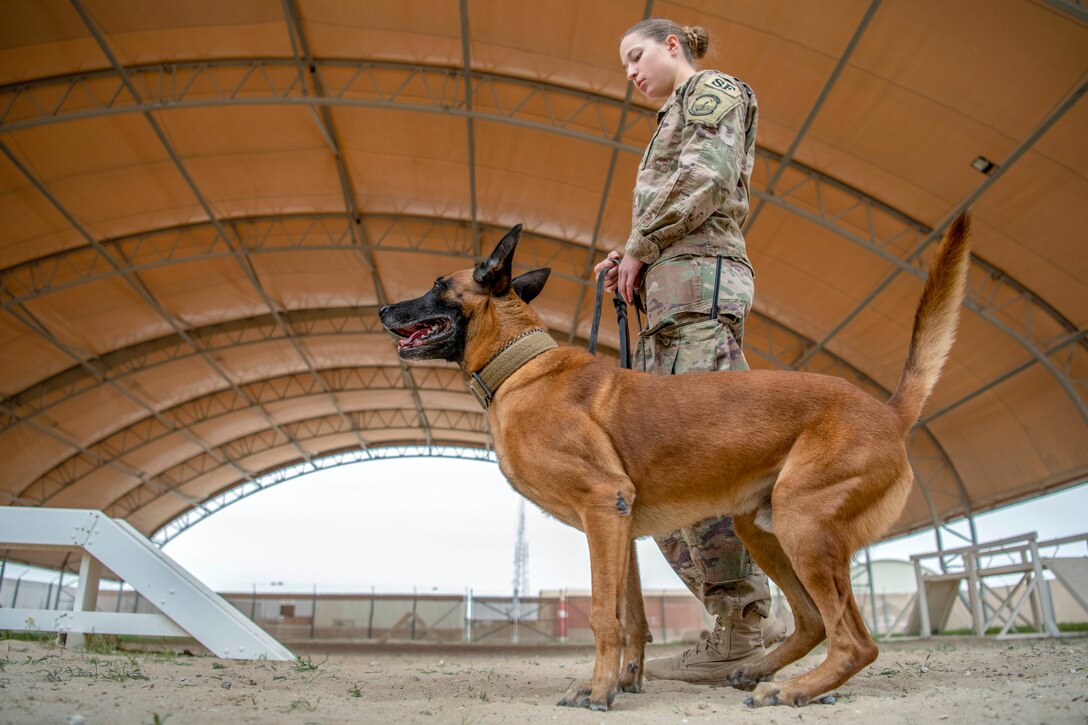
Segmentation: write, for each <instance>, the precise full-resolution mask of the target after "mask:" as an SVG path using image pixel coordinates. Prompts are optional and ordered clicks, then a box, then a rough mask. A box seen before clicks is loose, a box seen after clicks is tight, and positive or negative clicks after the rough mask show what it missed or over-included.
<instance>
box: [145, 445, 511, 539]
mask: <svg viewBox="0 0 1088 725" xmlns="http://www.w3.org/2000/svg"><path fill="white" fill-rule="evenodd" d="M392 458H448V459H453V460H468V461H480V462H487V463H496V462H497V461H496V459H495V452H494V451H491V450H487V449H482V448H467V447H463V446H417V445H403V444H402V445H391V444H386V445H382V446H374V447H371V448H368V449H366V450H360V451H347V452H343V453H335V454H332V455H328V456H325V457H322V458H314V459H313V460H312V461H310V462H309V463H307V464H305V465H297V466H289V467H287V468H283V469H279V470H277V471H274V472H272V473H269V474H266V475H263V476H261V477H260V478H259V479H258V480H257V481H256V482H254V483H252V484H250V483H246V484H242V485H239V486H237V487H235V488H232V489H230V490H228V491H224V492H223V493H220V494H217V495H216V496H214V497H212V498H209V499H207V500H205V506H204V507H202V508H200V509H191V510H189V511H186V512H184V513H183V514H181V515H180V516H178V517H177V518H175V519H173V520H172V521H170V522H169V523H167V524H165V525H164V526H162V527H161V528H160V529H159V530H158V531H157V532H155V534H154V536H153V537H152V540H153V541H154V542H155V543H156V544H158V545H159V546H164V545H166V544H167V543H169V542H170V541H171V540H173V539H175V538H177V536H178V535H180V534H181V533H183V532H185V531H187V530H188V529H190V528H192V527H193V526H195V525H196V524H198V523H200V522H201V521H203V520H204V519H205V518H206V517H208V516H210V515H211V514H214V513H218V512H220V511H222V510H223V509H224V508H226V507H227V506H230V505H231V504H234V503H238V502H239V501H241V500H242V499H244V498H247V497H249V496H252V495H253V494H255V493H260V492H261V491H265V490H267V489H269V488H271V487H272V486H276V485H278V484H281V483H286V482H287V481H291V480H294V479H296V478H298V477H300V476H305V475H308V474H310V473H314V472H315V471H324V470H328V469H331V468H337V467H339V466H346V465H351V464H353V463H362V462H365V461H376V460H388V459H392Z"/></svg>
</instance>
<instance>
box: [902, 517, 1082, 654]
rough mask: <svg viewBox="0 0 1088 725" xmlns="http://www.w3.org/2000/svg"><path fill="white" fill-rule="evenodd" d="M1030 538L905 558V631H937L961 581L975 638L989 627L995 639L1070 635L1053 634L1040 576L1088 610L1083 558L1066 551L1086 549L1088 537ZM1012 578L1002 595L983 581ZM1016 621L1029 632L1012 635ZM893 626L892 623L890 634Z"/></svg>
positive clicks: (1050, 609) (1048, 600) (1046, 589)
mask: <svg viewBox="0 0 1088 725" xmlns="http://www.w3.org/2000/svg"><path fill="white" fill-rule="evenodd" d="M1036 539H1037V534H1035V533H1030V534H1024V535H1021V536H1015V537H1010V538H1007V539H1000V540H998V541H991V542H988V543H984V544H976V545H974V546H966V547H963V548H960V549H950V550H945V551H936V552H932V553H928V554H915V555H913V556H911V562H912V563H913V564H914V574H915V577H916V579H917V582H918V590H917V592H916V593H915V595H914V598H913V600H912V602H911V604H909V605H908V606H907V607H906V608H905V609H904V610H903V611H904V613H907V612H909V617H910V619H909V620H908V624H907V632H908V633H909V634H915V635H920V636H921V637H923V638H928V637H930V636H931V635H932V634H933V632H934V631H935V630H936V631H940V630H942V629H943V628H944V627H945V626H946V624H947V622H948V619H949V616H950V615H951V613H952V609H953V607H954V606H955V604H956V601H957V599H960V598H961V596H962V591H961V585H962V583H963V582H966V583H967V592H966V594H967V602H966V603H967V605H968V608H969V610H970V613H971V631H972V633H973V634H974V635H975V636H978V637H982V636H985V635H986V632H987V630H988V629H990V628H991V627H994V626H1000V627H1001V628H1000V630H999V631H998V633H997V635H996V637H997V638H998V639H1007V638H1012V637H1017V636H1028V637H1032V636H1035V637H1037V636H1044V637H1058V636H1068V635H1069V634H1070V633H1064V634H1062V633H1061V632H1060V631H1059V630H1058V625H1057V622H1056V621H1055V618H1054V605H1053V600H1052V599H1051V594H1050V584H1049V582H1048V581H1047V579H1046V577H1045V576H1044V574H1043V572H1044V571H1046V570H1049V571H1050V572H1051V573H1052V574H1053V575H1054V577H1055V578H1056V579H1057V580H1058V581H1060V582H1061V583H1062V585H1063V586H1065V588H1066V589H1067V590H1068V591H1069V593H1070V594H1071V595H1072V596H1073V598H1074V599H1075V600H1076V601H1077V603H1078V604H1080V606H1081V607H1083V608H1084V610H1085V611H1086V612H1088V555H1085V553H1084V552H1083V551H1082V552H1081V553H1080V555H1079V556H1074V555H1071V552H1070V549H1071V548H1074V547H1075V548H1081V549H1083V548H1084V546H1085V545H1088V533H1086V534H1078V535H1076V536H1069V537H1065V538H1059V539H1050V540H1047V541H1037V540H1036ZM1063 549H1064V551H1063ZM929 559H936V560H937V566H935V567H933V568H939V569H940V572H939V573H934V572H932V571H930V570H929V569H927V567H925V566H924V565H923V562H924V561H926V560H929ZM1017 575H1019V579H1018V580H1017V581H1016V582H1015V584H1013V585H1012V587H1011V588H1009V589H1008V590H1007V591H1006V592H1005V593H1001V592H999V591H997V590H996V589H994V588H993V587H992V586H990V585H988V584H987V581H986V580H987V579H990V580H991V581H992V580H993V578H994V577H1003V578H1004V579H1005V580H1006V581H1007V580H1008V579H1009V578H1010V577H1015V576H1017ZM995 603H996V604H995ZM1025 605H1027V609H1026V610H1025ZM1018 622H1019V623H1022V624H1026V625H1027V626H1029V627H1031V628H1032V629H1033V631H1032V632H1028V633H1022V634H1017V633H1012V632H1011V630H1012V628H1013V627H1014V626H1015V625H1016V624H1017V623H1018ZM896 623H898V622H896ZM894 627H895V625H894V624H893V625H892V627H891V628H890V630H891V629H894ZM890 630H889V631H890Z"/></svg>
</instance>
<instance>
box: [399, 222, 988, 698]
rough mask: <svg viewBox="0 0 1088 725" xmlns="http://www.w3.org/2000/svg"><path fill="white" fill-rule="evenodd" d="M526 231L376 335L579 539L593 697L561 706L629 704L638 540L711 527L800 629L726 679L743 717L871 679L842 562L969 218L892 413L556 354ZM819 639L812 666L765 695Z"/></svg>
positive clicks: (412, 304) (929, 336) (771, 384)
mask: <svg viewBox="0 0 1088 725" xmlns="http://www.w3.org/2000/svg"><path fill="white" fill-rule="evenodd" d="M520 232H521V227H520V226H517V227H514V228H513V229H512V230H510V232H509V233H507V234H506V236H504V237H503V238H502V240H501V241H499V243H498V245H497V246H496V247H495V251H494V252H492V253H491V256H489V257H488V258H487V259H485V260H484V261H482V262H480V263H479V264H477V265H476V266H475V267H474V268H472V269H466V270H462V271H459V272H454V273H452V274H448V275H445V276H443V277H439V278H438V280H437V281H436V282H435V284H434V287H432V288H431V290H430V291H429V292H427V293H426V294H424V295H423V296H422V297H419V298H417V299H414V300H409V301H406V302H400V303H398V304H393V305H389V306H386V307H383V308H382V309H381V311H380V316H381V321H382V324H383V325H385V327H386V328H387V329H388V330H389V331H390V332H391V333H393V335H395V336H396V338H398V339H397V347H398V350H399V354H400V356H401V358H403V359H405V360H423V359H443V360H448V361H452V362H455V363H457V364H458V365H460V366H461V369H462V371H464V373H465V376H466V379H467V380H468V382H469V387H470V389H471V390H472V391H473V393H475V394H476V396H477V397H478V398H479V400H480V402H481V403H482V404H483V405H484V407H485V408H486V410H487V417H488V421H489V423H490V426H491V434H492V436H493V437H494V442H495V453H496V454H497V456H498V460H499V467H500V468H501V470H502V472H503V473H504V474H505V475H506V477H507V478H508V479H509V481H510V483H511V485H512V486H513V487H514V488H515V489H516V490H517V491H518V492H519V493H521V494H522V495H523V496H525V497H526V498H528V499H529V500H530V501H533V502H534V503H535V504H537V505H538V506H539V507H540V508H542V509H544V510H545V511H546V512H548V513H549V514H551V515H552V516H554V517H555V518H557V519H559V520H560V521H563V522H565V523H567V524H570V525H571V526H573V527H575V528H577V529H580V530H581V531H583V532H585V534H586V537H587V538H588V540H589V553H590V562H591V565H592V580H593V600H592V608H591V614H590V626H591V627H592V629H593V634H594V638H595V640H596V655H597V659H596V663H595V664H594V667H593V678H592V680H591V681H590V682H589V683H584V684H579V683H576V684H573V685H571V687H570V688H569V689H568V690H567V692H566V694H565V696H564V697H563V699H562V700H560V701H559V704H560V705H572V706H584V707H589V708H591V709H593V710H606V709H608V706H609V705H610V704H611V702H612V700H613V698H614V697H615V695H616V693H617V692H619V691H621V690H622V691H624V692H637V691H639V689H640V688H641V686H642V665H643V656H644V650H645V643H646V642H648V641H650V636H649V628H648V627H647V623H646V617H645V613H644V611H643V603H642V593H641V591H640V589H641V587H640V584H639V574H638V563H637V561H636V560H635V547H634V540H635V538H636V537H639V536H646V535H652V534H665V533H667V532H670V531H674V530H676V529H679V528H681V527H684V526H689V525H691V524H694V523H696V522H698V521H702V520H704V519H706V518H709V517H711V516H714V515H721V514H731V515H732V516H733V522H734V526H735V529H736V532H737V534H738V535H739V536H740V538H741V540H742V541H743V543H744V545H745V546H746V547H747V549H748V551H749V552H750V553H751V555H752V557H753V558H754V559H755V561H756V562H757V563H758V564H759V566H760V567H761V568H762V569H763V570H764V571H765V572H766V573H767V574H768V575H770V577H771V578H772V579H773V580H774V581H775V583H776V584H778V586H779V587H780V588H781V589H782V591H783V592H784V593H785V595H786V597H787V599H788V600H789V604H790V607H791V608H792V610H793V615H794V619H795V622H796V631H794V633H793V634H792V635H790V637H789V638H788V639H786V641H785V642H784V643H783V644H781V645H780V646H779V647H778V648H776V649H774V650H772V651H771V652H769V653H768V654H767V655H766V656H764V657H763V658H762V659H760V660H757V661H756V662H755V663H753V664H751V665H748V666H745V667H744V668H743V669H742V670H740V671H737V672H736V673H734V675H733V676H732V677H731V679H730V682H731V684H733V685H734V686H736V687H738V688H740V689H746V690H754V692H753V693H752V695H751V696H750V697H749V698H748V700H746V702H747V703H748V704H749V705H753V706H760V705H802V704H805V703H807V702H809V701H811V700H813V699H815V698H818V697H819V696H821V695H822V694H824V693H826V692H828V691H829V690H832V689H834V688H836V687H839V686H840V685H842V684H843V683H844V682H846V681H847V680H848V679H849V678H850V677H852V676H853V675H854V674H856V673H857V672H859V671H860V670H861V669H863V668H864V667H866V666H867V665H869V664H870V663H872V662H873V660H875V659H876V657H877V646H876V644H875V643H874V642H873V640H872V638H871V637H870V636H869V633H868V632H867V630H866V627H865V623H864V621H863V620H862V617H861V613H860V612H859V611H858V607H857V603H856V602H855V601H854V597H853V594H852V591H851V588H850V557H851V555H852V554H853V552H854V551H856V550H857V549H859V548H861V547H862V546H865V545H867V544H870V543H872V542H874V541H876V540H877V539H878V538H879V537H880V536H881V534H883V533H884V532H885V531H886V530H887V528H888V527H889V526H890V525H891V524H892V523H893V522H894V521H895V520H896V518H897V517H898V516H899V514H900V512H901V511H902V508H903V505H904V504H905V502H906V499H907V494H908V493H909V492H910V488H911V483H912V481H913V476H912V473H911V467H910V464H909V462H908V460H907V452H906V445H905V440H906V438H907V435H908V432H909V431H910V429H911V427H912V426H913V425H914V423H915V422H916V421H917V420H918V417H919V416H920V414H921V411H922V406H923V404H924V403H925V401H926V398H927V397H928V396H929V393H930V391H931V390H932V389H933V386H934V384H935V383H936V382H937V378H938V376H939V374H940V372H941V369H942V367H943V366H944V362H945V359H946V358H947V356H948V353H949V350H950V348H951V347H952V342H953V339H954V337H955V331H956V326H957V324H958V321H959V309H960V304H961V302H962V300H963V296H964V293H965V288H966V279H967V270H968V265H969V247H968V236H969V219H968V216H967V214H966V213H965V214H964V215H961V216H960V217H959V218H958V219H956V220H955V222H953V224H952V225H951V227H950V228H949V230H948V232H947V234H946V235H945V237H944V240H943V241H942V242H941V244H940V247H939V248H938V250H937V252H936V256H935V257H934V259H933V262H932V266H931V268H930V271H929V277H928V279H927V281H926V283H925V288H924V290H923V292H922V297H921V301H920V302H919V305H918V309H917V311H916V313H915V318H914V331H913V334H912V337H911V343H910V349H909V352H908V353H907V361H906V364H905V366H904V367H903V372H902V377H901V379H900V381H899V387H898V388H896V390H895V393H894V394H893V395H892V397H891V398H890V399H889V400H888V401H886V402H882V401H879V400H877V399H875V398H873V397H872V396H871V395H869V394H867V393H865V392H863V391H862V390H860V389H858V388H856V387H854V386H852V385H850V384H849V383H847V382H846V381H844V380H842V379H840V378H836V377H830V376H826V375H816V374H811V373H801V372H787V371H770V370H751V371H747V372H718V373H699V374H688V375H678V376H664V375H661V376H659V375H649V374H646V373H643V372H636V371H633V370H626V369H622V368H618V367H614V366H613V365H610V364H608V363H606V362H603V361H601V360H600V359H598V358H595V357H593V356H591V355H590V354H589V353H587V352H585V351H584V350H581V349H578V348H574V347H558V346H556V344H555V343H554V342H553V341H552V340H551V338H550V336H548V334H547V333H546V332H545V331H544V329H543V324H542V322H541V319H540V318H539V317H538V316H537V314H536V313H535V312H534V311H533V310H532V309H531V308H530V307H529V304H528V303H529V302H530V301H532V299H533V298H534V297H536V296H537V295H538V294H539V293H540V291H541V290H542V289H543V287H544V283H545V282H546V281H547V279H548V275H549V274H550V270H549V269H546V268H545V269H536V270H533V271H531V272H527V273H526V274H522V275H521V276H519V277H516V278H512V276H511V268H512V267H511V260H512V258H513V256H514V249H515V247H516V246H517V242H518V237H519V235H520ZM825 637H826V639H827V640H828V653H827V658H826V659H825V660H824V661H823V662H822V663H820V665H819V666H817V667H816V668H814V669H813V670H811V671H809V672H806V673H805V674H803V675H799V676H797V677H792V678H790V679H787V680H782V681H774V679H773V678H774V674H775V672H777V671H778V670H779V669H781V668H782V667H784V666H786V665H788V664H790V663H791V662H795V661H796V660H798V659H800V658H801V657H803V656H805V655H806V654H808V653H809V652H810V651H811V650H812V648H813V647H815V646H816V645H817V644H819V643H820V642H822V641H823V640H824V639H825Z"/></svg>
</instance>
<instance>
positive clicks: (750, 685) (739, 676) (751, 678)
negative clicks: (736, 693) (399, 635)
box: [726, 667, 775, 692]
mask: <svg viewBox="0 0 1088 725" xmlns="http://www.w3.org/2000/svg"><path fill="white" fill-rule="evenodd" d="M774 677H775V676H774V675H768V676H758V675H752V674H749V671H746V669H744V668H743V667H742V668H741V669H737V671H735V672H733V673H732V674H730V675H729V677H728V678H726V681H727V683H729V686H730V687H734V688H737V689H738V690H744V691H746V692H751V691H752V690H754V689H755V688H756V686H757V685H758V684H759V683H769V681H771V680H772V679H774Z"/></svg>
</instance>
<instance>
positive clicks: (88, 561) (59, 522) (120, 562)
mask: <svg viewBox="0 0 1088 725" xmlns="http://www.w3.org/2000/svg"><path fill="white" fill-rule="evenodd" d="M0 548H4V549H10V550H14V551H25V550H34V549H59V550H76V551H80V552H82V556H83V559H82V562H81V563H80V569H79V587H78V589H77V591H76V597H75V604H74V607H73V610H72V611H63V610H62V611H58V610H48V609H0V629H3V630H9V631H45V632H58V633H63V634H67V643H66V644H67V646H68V647H70V648H74V647H79V646H82V645H83V643H84V635H85V634H91V633H98V634H127V635H136V636H152V637H193V638H194V639H196V640H197V641H198V642H200V643H201V644H202V645H204V646H205V647H207V648H208V649H209V650H210V651H211V652H213V653H214V654H215V655H216V656H217V657H222V658H226V659H238V660H255V659H269V660H281V661H291V660H294V659H295V657H294V655H293V654H292V653H291V652H290V650H288V649H287V648H286V647H284V646H283V645H282V644H280V643H279V642H278V641H277V640H276V639H274V638H273V637H271V636H270V635H269V634H268V633H266V632H265V631H264V630H262V629H261V628H260V627H258V626H257V625H256V624H254V623H253V622H251V621H250V620H249V619H248V618H246V616H245V615H244V614H242V613H241V612H239V611H238V610H237V609H235V608H234V607H233V606H232V605H231V604H230V603H229V602H227V601H226V600H225V599H223V598H222V597H220V596H219V595H218V594H216V593H215V592H213V591H212V590H211V589H209V588H208V587H207V586H205V585H204V584H203V583H202V582H201V581H200V580H198V579H197V578H196V577H194V576H193V575H192V574H190V573H189V572H188V571H186V570H185V569H183V568H182V567H181V566H179V565H178V564H177V562H175V561H174V560H173V559H171V558H170V557H168V556H166V554H164V553H163V552H162V551H160V550H159V549H158V548H157V547H156V546H155V545H154V544H152V543H151V542H150V541H149V540H148V539H147V537H145V536H143V535H142V534H141V533H140V532H138V531H137V530H136V529H134V528H133V527H132V526H131V525H129V524H128V523H127V522H126V521H123V520H120V519H112V518H110V517H108V516H106V515H105V514H104V513H102V512H101V511H94V510H85V509H56V508H27V507H18V506H5V507H0ZM103 566H105V567H106V568H108V569H109V570H111V571H113V572H114V573H115V574H117V576H118V577H120V578H121V579H122V580H124V581H126V582H128V583H129V584H130V585H131V586H132V588H133V589H135V590H136V591H137V592H139V593H140V594H141V595H142V596H143V597H145V598H146V599H147V600H148V601H150V602H151V603H152V604H154V606H155V607H157V608H158V609H159V611H160V612H161V614H137V613H122V612H96V611H95V603H96V601H97V599H98V588H99V580H100V577H101V573H102V567H103Z"/></svg>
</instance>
